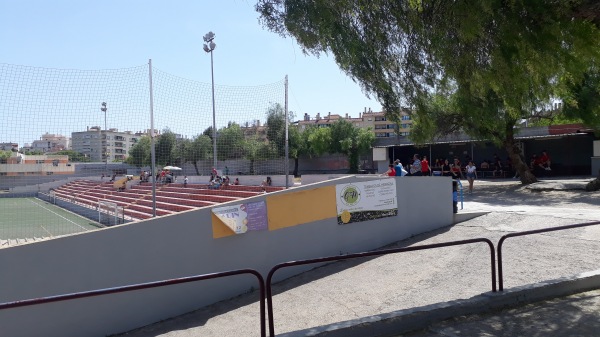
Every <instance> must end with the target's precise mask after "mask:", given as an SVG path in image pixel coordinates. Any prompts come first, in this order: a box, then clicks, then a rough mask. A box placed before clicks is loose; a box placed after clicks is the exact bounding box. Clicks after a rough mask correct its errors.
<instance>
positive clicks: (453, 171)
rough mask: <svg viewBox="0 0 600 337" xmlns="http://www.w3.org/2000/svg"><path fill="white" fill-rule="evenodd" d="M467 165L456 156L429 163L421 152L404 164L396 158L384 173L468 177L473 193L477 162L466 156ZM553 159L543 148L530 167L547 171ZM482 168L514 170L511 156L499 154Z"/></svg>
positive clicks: (533, 157) (494, 170)
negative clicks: (501, 156)
mask: <svg viewBox="0 0 600 337" xmlns="http://www.w3.org/2000/svg"><path fill="white" fill-rule="evenodd" d="M466 162H467V165H465V166H464V167H463V166H462V164H461V162H460V159H459V158H457V157H455V158H453V160H452V161H450V160H449V159H447V158H442V159H436V160H435V162H434V164H433V165H430V164H429V161H428V160H427V156H423V159H421V157H420V155H419V154H415V155H414V156H413V157H412V158H411V160H410V163H409V164H408V165H406V166H403V165H402V163H401V162H400V160H399V159H396V160H395V161H394V163H393V164H389V166H388V170H387V171H386V172H385V173H384V174H383V175H386V176H429V175H433V172H434V171H436V172H439V174H440V175H442V176H446V177H452V178H453V179H465V177H466V179H467V181H468V182H469V188H468V193H473V183H474V181H475V179H477V166H476V165H475V162H474V161H473V160H472V159H471V158H470V157H467V158H466ZM551 163H552V162H551V159H550V156H549V155H548V152H547V151H546V150H543V151H542V153H541V155H539V156H538V155H537V154H533V155H532V156H531V160H530V163H529V168H530V169H531V170H532V171H534V172H536V171H537V172H538V173H539V172H540V171H542V172H545V171H551V170H552V168H551ZM480 168H481V170H484V171H488V170H492V172H493V175H494V176H496V175H498V176H500V174H502V173H503V172H511V171H512V170H513V167H512V163H511V160H510V158H508V159H507V161H506V163H502V160H501V159H500V157H499V156H498V155H497V154H494V159H493V160H492V161H490V160H484V161H483V162H482V163H481V166H480ZM517 176H518V173H516V174H515V176H514V178H517Z"/></svg>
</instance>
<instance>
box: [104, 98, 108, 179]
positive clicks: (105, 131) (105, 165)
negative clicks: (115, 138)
mask: <svg viewBox="0 0 600 337" xmlns="http://www.w3.org/2000/svg"><path fill="white" fill-rule="evenodd" d="M106 110H108V109H106V108H105V109H104V144H106V148H104V172H106V173H108V129H107V126H106V125H107V124H106Z"/></svg>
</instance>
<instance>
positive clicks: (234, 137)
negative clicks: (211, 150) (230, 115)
mask: <svg viewBox="0 0 600 337" xmlns="http://www.w3.org/2000/svg"><path fill="white" fill-rule="evenodd" d="M245 142H246V140H245V137H244V131H243V130H242V128H241V127H240V125H239V124H237V123H234V122H229V124H228V125H227V126H226V127H223V128H221V129H219V132H217V157H218V159H219V160H226V159H240V158H244V156H245Z"/></svg>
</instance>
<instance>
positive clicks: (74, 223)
mask: <svg viewBox="0 0 600 337" xmlns="http://www.w3.org/2000/svg"><path fill="white" fill-rule="evenodd" d="M28 200H29V201H31V202H32V203H34V204H35V205H37V206H39V207H41V208H43V209H45V210H47V211H48V212H50V213H52V214H54V215H56V216H59V217H61V218H63V219H65V220H67V221H68V222H70V223H72V224H73V225H75V226H77V227H80V228H81V229H83V230H85V231H87V230H88V229H87V228H85V227H83V226H81V225H80V224H78V223H76V222H73V221H71V220H69V219H67V218H65V217H64V216H62V215H60V214H58V213H56V212H54V211H52V210H51V209H49V208H46V207H44V206H43V205H40V204H38V203H37V202H35V201H33V200H31V199H28ZM42 228H44V227H42ZM44 229H45V228H44ZM46 232H48V231H47V230H46ZM48 233H50V232H48ZM50 235H52V234H50Z"/></svg>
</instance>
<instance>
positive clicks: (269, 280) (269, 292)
mask: <svg viewBox="0 0 600 337" xmlns="http://www.w3.org/2000/svg"><path fill="white" fill-rule="evenodd" d="M476 242H485V243H487V244H488V246H489V247H490V257H491V269H492V291H493V292H495V291H496V261H495V253H494V244H493V243H492V241H490V240H489V239H486V238H476V239H469V240H459V241H449V242H441V243H434V244H429V245H422V246H413V247H405V248H393V249H384V250H377V251H372V252H364V253H354V254H347V255H341V256H330V257H321V258H316V259H307V260H299V261H290V262H284V263H280V264H278V265H276V266H275V267H273V268H271V270H270V271H269V274H268V276H267V284H266V288H267V308H268V312H267V315H268V319H269V335H270V336H271V337H274V336H275V324H274V318H273V293H272V286H271V285H272V280H273V274H275V272H276V271H277V270H279V269H281V268H286V267H293V266H301V265H307V264H314V263H322V262H333V261H338V260H348V259H356V258H361V257H370V256H380V255H386V254H393V253H404V252H411V251H417V250H424V249H433V248H441V247H450V246H458V245H466V244H470V243H476Z"/></svg>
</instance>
